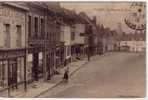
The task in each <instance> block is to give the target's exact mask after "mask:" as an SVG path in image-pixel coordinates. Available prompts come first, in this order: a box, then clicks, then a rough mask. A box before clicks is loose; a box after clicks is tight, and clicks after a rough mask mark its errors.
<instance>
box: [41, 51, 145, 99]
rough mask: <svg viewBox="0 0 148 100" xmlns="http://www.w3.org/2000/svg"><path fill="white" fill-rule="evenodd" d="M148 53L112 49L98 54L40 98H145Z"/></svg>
mask: <svg viewBox="0 0 148 100" xmlns="http://www.w3.org/2000/svg"><path fill="white" fill-rule="evenodd" d="M145 95H146V55H145V53H143V54H141V53H128V52H127V53H125V52H112V53H107V54H105V55H104V56H95V57H93V58H92V59H91V61H90V62H88V63H87V64H85V65H84V67H83V68H81V69H80V70H78V71H77V72H76V73H75V74H74V75H72V76H71V78H70V80H69V82H68V84H59V85H58V86H56V87H55V88H53V89H52V90H50V91H46V93H43V94H42V95H40V96H39V97H40V98H144V97H145Z"/></svg>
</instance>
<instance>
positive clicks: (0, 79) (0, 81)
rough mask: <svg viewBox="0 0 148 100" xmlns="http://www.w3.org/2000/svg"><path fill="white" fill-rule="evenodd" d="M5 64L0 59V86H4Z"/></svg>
mask: <svg viewBox="0 0 148 100" xmlns="http://www.w3.org/2000/svg"><path fill="white" fill-rule="evenodd" d="M5 68H6V66H5V64H4V62H3V61H0V87H4V86H5V83H4V80H5Z"/></svg>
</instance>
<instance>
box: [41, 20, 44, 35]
mask: <svg viewBox="0 0 148 100" xmlns="http://www.w3.org/2000/svg"><path fill="white" fill-rule="evenodd" d="M43 35H44V19H41V36H43Z"/></svg>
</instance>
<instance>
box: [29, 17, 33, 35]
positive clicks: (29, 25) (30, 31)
mask: <svg viewBox="0 0 148 100" xmlns="http://www.w3.org/2000/svg"><path fill="white" fill-rule="evenodd" d="M31 23H32V22H31V16H28V37H30V36H31Z"/></svg>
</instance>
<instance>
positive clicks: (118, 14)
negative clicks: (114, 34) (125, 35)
mask: <svg viewBox="0 0 148 100" xmlns="http://www.w3.org/2000/svg"><path fill="white" fill-rule="evenodd" d="M130 5H131V2H93V3H92V2H91V3H90V2H79V3H78V2H73V3H68V2H66V3H65V2H64V3H61V6H62V7H64V8H67V9H70V10H75V11H76V12H77V13H78V12H81V11H83V12H85V13H86V14H87V15H88V16H90V17H92V16H96V17H97V23H99V24H103V25H104V26H105V27H109V28H111V29H112V30H117V31H118V29H119V24H120V25H121V29H122V31H124V32H133V31H132V30H131V29H130V28H129V27H128V26H127V25H126V24H125V22H124V19H125V17H126V16H127V15H128V14H129V12H130V9H129V7H130Z"/></svg>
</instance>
